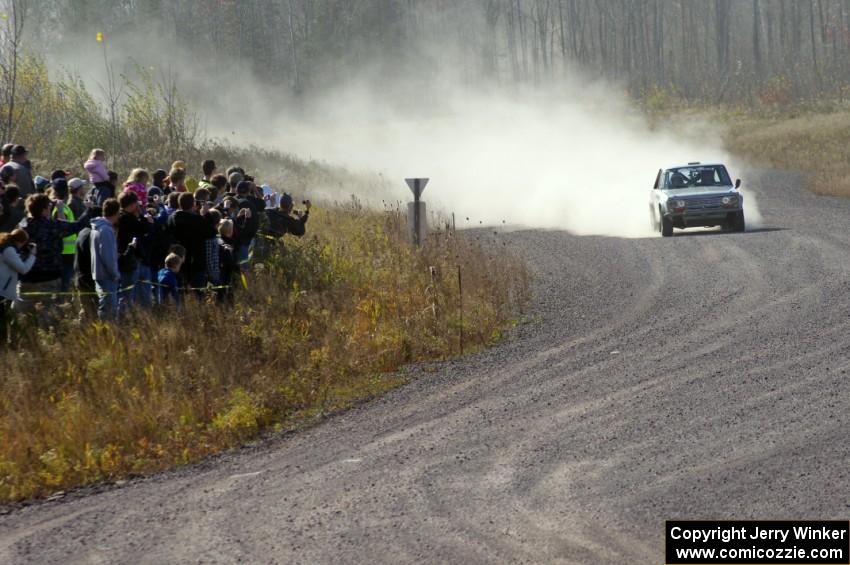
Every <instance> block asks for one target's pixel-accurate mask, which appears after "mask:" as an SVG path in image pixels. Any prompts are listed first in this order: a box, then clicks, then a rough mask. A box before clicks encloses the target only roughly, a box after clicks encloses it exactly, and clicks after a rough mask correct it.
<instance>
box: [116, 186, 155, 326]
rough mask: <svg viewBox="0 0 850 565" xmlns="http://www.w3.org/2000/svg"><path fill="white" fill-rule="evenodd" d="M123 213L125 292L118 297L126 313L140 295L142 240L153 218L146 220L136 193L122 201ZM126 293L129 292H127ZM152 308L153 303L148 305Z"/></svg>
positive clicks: (120, 235) (121, 247) (120, 250)
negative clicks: (137, 287)
mask: <svg viewBox="0 0 850 565" xmlns="http://www.w3.org/2000/svg"><path fill="white" fill-rule="evenodd" d="M118 203H119V205H120V206H121V213H120V215H119V217H118V236H117V241H118V270H119V271H120V272H121V292H120V293H119V294H118V309H119V311H120V312H121V313H123V312H125V311H126V310H127V309H128V308H129V306H130V305H131V304H132V303H133V299H134V298H135V296H136V293H137V292H138V291H137V290H136V283H138V281H139V247H140V243H141V240H142V238H144V237H146V236H147V235H148V233H150V231H151V228H152V226H151V224H153V218H149V217H145V218H143V217H142V214H141V208H140V207H139V198H138V197H137V196H136V194H135V193H134V192H129V191H125V192H122V193H121V196H119V197H118ZM125 289H126V290H125ZM145 303H146V304H149V303H150V301H149V300H147V301H145Z"/></svg>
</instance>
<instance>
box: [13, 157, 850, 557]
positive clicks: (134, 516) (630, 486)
mask: <svg viewBox="0 0 850 565" xmlns="http://www.w3.org/2000/svg"><path fill="white" fill-rule="evenodd" d="M748 178H749V180H750V182H749V183H748V185H747V187H748V188H747V190H751V191H753V192H755V193H757V195H758V197H759V204H760V208H761V212H762V215H763V216H764V221H763V224H762V226H761V228H760V229H757V230H755V231H751V232H747V233H743V234H725V233H717V232H711V231H709V230H706V231H701V230H695V231H693V230H692V231H688V232H678V231H677V232H676V236H675V237H673V238H666V239H662V238H650V239H619V238H606V237H576V236H572V235H570V234H567V233H564V232H557V231H531V230H529V231H517V232H512V233H510V234H505V235H503V236H500V237H504V238H508V240H509V241H510V244H511V245H513V246H516V247H519V248H520V249H521V250H522V251H523V252H524V253H525V254H526V256H527V257H528V260H529V264H530V265H531V266H532V268H533V269H534V270H535V271H536V282H535V288H534V291H535V300H534V304H533V309H532V312H531V315H530V317H531V318H532V319H533V320H534V322H532V323H529V324H525V325H523V326H520V327H519V328H518V329H517V330H516V332H515V333H514V335H513V336H512V338H511V339H509V340H506V341H505V342H504V343H502V344H500V345H498V346H497V347H495V348H493V349H490V350H488V351H485V352H481V353H478V354H475V355H471V356H467V357H464V358H462V359H458V360H453V361H449V362H446V363H440V364H436V365H427V366H421V367H414V368H411V369H409V371H410V374H411V377H412V378H411V382H410V383H409V384H408V385H406V386H404V387H401V388H399V389H397V390H395V391H393V392H391V393H390V394H388V395H386V396H384V397H382V398H380V399H376V400H374V401H371V402H368V403H365V404H363V405H361V406H359V407H357V408H354V409H352V410H349V411H347V412H344V413H342V414H340V415H338V416H335V417H333V418H330V419H329V420H328V421H326V422H324V423H322V424H320V425H318V426H315V427H313V428H311V429H308V430H304V431H301V432H298V433H295V434H283V435H280V436H277V437H273V438H270V439H268V440H265V441H263V442H261V443H260V444H259V445H258V446H255V447H254V448H248V449H243V450H237V451H234V452H231V453H228V454H226V455H224V456H221V457H217V458H214V459H211V460H210V461H208V462H206V463H204V464H201V465H197V466H193V467H189V468H185V469H180V470H177V471H173V472H169V473H164V474H162V475H157V476H155V477H150V478H147V479H143V480H137V481H130V482H128V483H127V484H126V485H124V486H123V487H121V488H117V489H108V490H105V491H104V492H98V493H95V494H92V495H90V496H85V497H74V498H71V499H68V500H63V501H56V502H47V503H39V504H35V505H33V506H30V507H26V508H23V509H20V510H16V511H14V512H11V513H9V514H6V515H3V516H0V561H2V562H8V563H39V564H44V563H69V562H93V563H98V562H110V563H112V562H118V563H166V562H168V563H173V562H190V563H194V562H205V563H215V562H238V561H244V562H264V563H265V562H277V563H352V562H358V563H362V562H380V563H405V562H432V563H476V562H482V563H483V562H488V563H491V562H508V561H510V562H527V563H553V562H560V563H590V562H595V563H624V562H630V563H658V562H660V560H661V559H662V557H661V556H662V554H663V553H662V552H663V526H664V520H665V519H674V518H688V519H698V518H706V519H708V518H712V519H724V518H729V519H732V518H738V519H747V518H764V519H767V518H770V519H784V518H812V519H815V518H817V519H846V516H847V513H848V507H850V503H848V502H847V500H846V497H845V496H842V493H846V492H848V491H850V471H848V463H850V447H848V445H847V442H846V440H845V439H846V438H845V436H846V432H847V430H848V429H850V428H848V426H850V395H848V394H847V393H846V391H847V388H848V385H847V378H848V371H850V342H848V340H847V339H846V337H845V336H846V334H847V332H848V326H850V317H848V306H847V296H848V291H850V278H848V274H850V230H847V229H846V226H847V220H848V217H850V201H845V200H838V199H831V198H822V197H817V196H814V195H812V194H809V193H807V192H805V191H804V190H803V189H802V188H801V183H800V179H799V177H798V176H796V175H794V174H790V173H781V172H763V173H758V174H756V173H753V175H750V176H749V177H748ZM749 187H752V188H749Z"/></svg>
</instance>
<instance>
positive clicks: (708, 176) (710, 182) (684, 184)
mask: <svg viewBox="0 0 850 565" xmlns="http://www.w3.org/2000/svg"><path fill="white" fill-rule="evenodd" d="M664 186H665V187H666V188H673V189H676V188H692V187H695V186H696V187H699V186H732V181H731V180H730V179H729V173H727V172H726V167H724V166H723V165H693V166H688V167H678V168H676V169H668V170H667V171H665V173H664Z"/></svg>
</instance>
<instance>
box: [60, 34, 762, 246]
mask: <svg viewBox="0 0 850 565" xmlns="http://www.w3.org/2000/svg"><path fill="white" fill-rule="evenodd" d="M146 48H148V49H154V47H151V46H150V45H147V47H146ZM111 49H112V51H111V52H110V59H111V60H113V61H115V62H116V63H117V64H119V65H120V64H122V61H123V64H125V65H126V66H129V62H130V61H137V62H139V61H140V62H141V64H143V65H148V64H152V63H151V61H152V60H153V59H155V56H156V53H155V52H151V53H145V52H141V51H139V50H138V49H136V50H134V51H132V50H130V49H122V46H121V45H120V44H113V45H112V46H111ZM80 55H81V54H80V53H73V54H72V55H71V56H68V55H66V56H65V57H64V58H63V59H62V60H61V61H60V62H61V63H62V64H63V65H64V66H66V67H70V68H72V69H76V70H80V71H81V72H83V73H84V75H91V76H84V78H87V79H89V81H90V82H89V83H90V84H92V81H93V80H94V79H97V81H98V82H97V83H99V84H102V83H103V79H102V76H99V75H101V74H102V72H101V71H102V70H103V69H101V68H100V67H101V66H100V65H97V64H95V65H92V64H90V61H91V60H95V61H96V60H97V59H96V58H95V56H96V52H92V53H89V54H87V55H86V56H85V58H82V57H80ZM75 60H88V61H89V64H75ZM168 60H169V61H170V64H171V65H172V67H171V68H173V69H176V70H177V71H178V72H179V81H180V84H181V87H182V90H183V91H185V92H189V93H190V98H192V99H193V102H195V103H196V104H198V107H199V108H200V109H201V111H202V112H203V113H204V115H205V120H206V123H207V127H208V132H207V133H209V134H210V135H213V136H216V137H220V138H222V139H225V140H226V141H230V142H234V143H254V144H257V145H259V146H263V147H268V148H271V149H279V150H282V151H285V152H288V153H292V154H294V155H296V156H299V157H303V158H311V159H317V160H320V161H324V162H326V163H329V164H331V165H341V166H345V167H347V168H349V169H350V170H353V171H357V172H362V173H364V174H367V175H374V176H373V177H372V178H374V179H375V185H376V190H375V191H372V192H370V193H365V194H357V196H358V197H360V198H362V199H363V200H365V201H367V202H369V201H372V202H374V201H375V200H377V201H378V202H379V201H380V199H381V198H387V197H389V199H390V200H396V199H397V200H400V201H408V200H410V199H411V196H410V193H409V191H408V189H407V187H406V185H405V184H404V178H405V177H414V176H422V177H428V178H430V179H431V180H430V183H429V184H428V186H427V188H426V190H425V193H424V196H423V199H424V200H425V201H426V202H427V204H428V207H429V210H430V211H439V212H443V213H451V212H454V213H455V214H456V217H457V218H458V219H459V220H461V221H459V223H458V225H459V227H464V226H465V225H478V224H479V222H481V223H483V224H485V225H503V224H504V225H508V226H524V227H535V228H553V229H565V230H569V231H571V232H574V233H576V234H582V235H586V234H594V235H609V236H618V237H642V236H651V235H653V232H652V231H651V230H650V225H649V212H648V210H649V196H650V191H651V188H652V183H653V181H654V179H655V175H656V173H657V171H658V169H659V168H662V167H666V166H669V165H674V164H680V163H686V162H688V161H702V162H709V161H720V162H724V163H727V165H728V166H729V167H730V173H731V174H732V176H733V178H735V176H736V175H737V167H735V166H734V163H732V162H730V161H731V157H730V155H729V154H728V153H727V152H726V151H725V150H724V149H723V144H722V138H721V137H722V136H721V131H720V129H719V128H716V127H714V126H712V125H711V124H710V123H709V122H708V121H707V120H705V119H704V118H698V117H695V116H678V117H671V118H669V120H668V121H667V122H666V123H664V124H662V125H661V126H660V127H654V128H653V127H651V126H650V124H649V123H648V122H647V120H646V118H645V117H644V116H642V115H641V113H640V112H639V111H638V110H637V109H635V108H634V107H633V105H632V104H631V103H630V102H629V101H628V99H627V97H626V96H625V95H624V93H623V89H622V88H621V87H619V86H617V85H611V84H605V83H602V82H598V81H592V80H589V79H587V78H586V77H583V76H582V75H581V73H580V72H578V71H576V72H575V73H573V77H572V79H571V80H562V81H559V82H557V83H554V84H551V83H550V84H549V85H547V86H541V87H535V88H517V87H509V86H505V85H501V86H499V85H493V84H477V85H473V86H470V85H469V83H470V81H469V80H462V79H461V77H459V76H458V75H457V73H452V72H448V71H443V70H442V68H446V66H442V67H441V68H438V69H437V71H436V72H432V73H431V75H430V76H429V77H428V78H427V80H423V79H422V77H417V76H416V73H415V70H411V71H404V72H396V73H394V74H393V76H389V74H388V73H387V72H386V69H382V70H377V69H378V68H377V67H375V68H364V69H363V72H362V73H360V79H359V80H351V79H350V78H348V79H345V80H342V81H341V82H342V84H340V85H339V86H338V87H335V88H333V89H331V90H328V91H326V92H324V93H322V94H321V95H318V96H315V95H314V96H311V97H310V98H309V99H307V100H303V99H302V100H300V101H296V100H294V99H292V98H289V97H287V96H286V95H284V94H281V93H280V92H281V91H280V90H274V89H270V88H267V87H263V86H262V85H261V84H260V82H259V81H257V82H256V83H254V81H253V80H252V79H251V78H250V77H248V76H246V75H244V74H242V73H241V72H240V76H239V77H238V79H237V80H234V81H233V82H231V86H233V85H237V86H236V87H230V88H222V87H221V84H222V83H221V82H220V77H221V73H220V72H219V73H215V72H210V71H209V69H207V70H204V71H198V70H194V69H195V68H196V66H194V67H193V65H192V64H189V63H188V62H187V61H182V60H181V58H180V54H179V53H177V54H174V53H172V54H171V55H170V57H169V59H168ZM443 60H444V61H445V60H446V59H445V56H444V57H443ZM151 68H153V67H151ZM225 68H227V69H231V70H229V71H228V73H231V71H232V69H234V68H236V69H238V68H239V67H238V66H236V67H234V66H232V65H230V64H227V65H225ZM234 72H235V71H234ZM405 75H407V76H405ZM228 76H230V75H228ZM231 78H233V77H232V76H231ZM93 90H95V91H96V90H97V89H93ZM201 94H203V95H201ZM378 174H380V175H381V176H380V177H378ZM358 186H359V185H358ZM387 186H389V187H391V188H390V189H389V190H390V192H389V194H387V192H386V190H387ZM282 188H284V189H285V188H286V187H282ZM345 188H346V187H343V189H345ZM745 188H746V185H745ZM336 190H337V192H336V195H335V196H336V197H338V198H339V197H343V198H344V197H345V196H347V194H348V193H344V194H340V192H339V188H338V187H337V189H336ZM745 199H746V200H745V202H746V207H747V208H748V222H749V224H750V225H754V223H755V222H756V221H758V220H759V217H758V213H757V208H756V205H755V202H754V198H753V195H752V194H751V193H748V192H746V191H745ZM467 217H469V218H470V222H469V223H468V224H467V223H466V220H465V219H466V218H467Z"/></svg>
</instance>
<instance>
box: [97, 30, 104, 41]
mask: <svg viewBox="0 0 850 565" xmlns="http://www.w3.org/2000/svg"><path fill="white" fill-rule="evenodd" d="M97 42H98V43H102V42H103V33H102V32H100V31H99V32H97Z"/></svg>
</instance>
